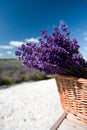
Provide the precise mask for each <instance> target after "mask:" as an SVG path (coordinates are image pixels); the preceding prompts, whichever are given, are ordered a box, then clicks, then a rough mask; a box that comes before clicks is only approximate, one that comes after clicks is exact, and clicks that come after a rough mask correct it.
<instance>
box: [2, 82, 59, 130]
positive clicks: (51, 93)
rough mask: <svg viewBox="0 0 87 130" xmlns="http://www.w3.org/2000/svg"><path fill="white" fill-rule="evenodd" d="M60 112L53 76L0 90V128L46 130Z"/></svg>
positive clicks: (8, 129) (9, 129)
mask: <svg viewBox="0 0 87 130" xmlns="http://www.w3.org/2000/svg"><path fill="white" fill-rule="evenodd" d="M61 114H62V109H61V106H60V100H59V95H58V91H57V86H56V82H55V79H50V80H44V81H39V82H34V83H22V84H18V85H14V86H12V87H10V88H5V89H0V130H49V129H50V128H51V127H52V125H53V124H54V123H55V121H56V120H57V119H58V117H59V116H60V115H61Z"/></svg>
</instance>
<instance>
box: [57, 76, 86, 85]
mask: <svg viewBox="0 0 87 130" xmlns="http://www.w3.org/2000/svg"><path fill="white" fill-rule="evenodd" d="M54 77H55V78H57V77H59V78H63V77H64V78H65V79H68V80H74V81H78V82H82V83H85V82H86V83H87V79H85V78H78V77H74V76H69V75H63V74H55V75H54Z"/></svg>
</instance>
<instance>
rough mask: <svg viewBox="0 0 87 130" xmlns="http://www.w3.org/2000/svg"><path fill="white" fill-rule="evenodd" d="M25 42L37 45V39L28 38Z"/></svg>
mask: <svg viewBox="0 0 87 130" xmlns="http://www.w3.org/2000/svg"><path fill="white" fill-rule="evenodd" d="M25 41H26V42H34V43H38V42H39V41H38V38H29V39H25Z"/></svg>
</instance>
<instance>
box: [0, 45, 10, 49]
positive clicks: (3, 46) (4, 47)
mask: <svg viewBox="0 0 87 130" xmlns="http://www.w3.org/2000/svg"><path fill="white" fill-rule="evenodd" d="M12 48H13V47H12V46H6V45H2V46H0V49H12Z"/></svg>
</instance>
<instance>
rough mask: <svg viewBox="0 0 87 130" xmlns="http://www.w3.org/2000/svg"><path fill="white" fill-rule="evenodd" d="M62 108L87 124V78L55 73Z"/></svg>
mask: <svg viewBox="0 0 87 130" xmlns="http://www.w3.org/2000/svg"><path fill="white" fill-rule="evenodd" d="M55 79H56V83H57V86H58V91H59V94H60V100H61V105H62V108H63V109H64V110H65V111H66V112H69V113H71V114H73V115H75V116H76V118H77V119H78V120H80V121H83V122H84V123H86V124H87V80H86V79H82V78H75V77H70V76H69V77H68V76H63V75H55Z"/></svg>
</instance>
